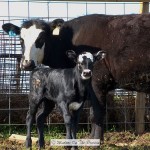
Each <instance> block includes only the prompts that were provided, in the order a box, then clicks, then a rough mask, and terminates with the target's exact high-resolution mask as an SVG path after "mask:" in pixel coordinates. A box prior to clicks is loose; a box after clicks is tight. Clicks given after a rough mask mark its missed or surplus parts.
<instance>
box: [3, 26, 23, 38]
mask: <svg viewBox="0 0 150 150" xmlns="http://www.w3.org/2000/svg"><path fill="white" fill-rule="evenodd" d="M2 29H3V30H4V31H5V32H6V33H7V34H8V35H10V36H16V35H19V34H20V27H18V26H16V25H14V24H12V23H6V24H3V25H2Z"/></svg>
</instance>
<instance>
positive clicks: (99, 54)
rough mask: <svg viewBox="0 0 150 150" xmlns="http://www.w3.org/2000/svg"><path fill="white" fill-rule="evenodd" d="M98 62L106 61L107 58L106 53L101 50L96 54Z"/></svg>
mask: <svg viewBox="0 0 150 150" xmlns="http://www.w3.org/2000/svg"><path fill="white" fill-rule="evenodd" d="M94 57H95V59H96V60H99V59H104V58H105V57H106V52H105V51H103V50H101V51H98V52H97V53H95V54H94Z"/></svg>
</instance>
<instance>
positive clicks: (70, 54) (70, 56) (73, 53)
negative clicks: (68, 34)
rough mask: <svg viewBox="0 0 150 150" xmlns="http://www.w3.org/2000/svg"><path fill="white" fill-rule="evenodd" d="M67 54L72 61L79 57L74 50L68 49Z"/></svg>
mask: <svg viewBox="0 0 150 150" xmlns="http://www.w3.org/2000/svg"><path fill="white" fill-rule="evenodd" d="M66 55H67V56H68V58H69V59H71V60H72V61H74V62H76V61H77V60H76V58H77V55H76V53H75V51H73V50H68V51H66Z"/></svg>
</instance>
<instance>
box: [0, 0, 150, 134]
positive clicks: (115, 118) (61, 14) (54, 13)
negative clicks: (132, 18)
mask: <svg viewBox="0 0 150 150" xmlns="http://www.w3.org/2000/svg"><path fill="white" fill-rule="evenodd" d="M114 5H115V6H116V7H117V11H116V9H115V10H114V7H112V6H114ZM60 8H61V9H60ZM133 8H134V9H133ZM0 9H1V10H2V11H1V12H2V13H1V15H0V26H1V25H2V24H4V23H7V22H11V23H14V24H17V25H20V24H21V23H22V22H23V21H24V20H26V19H32V18H40V19H44V20H46V21H51V20H53V19H56V18H62V19H64V20H70V19H72V18H75V17H77V16H81V15H86V14H92V13H100V14H130V13H139V9H140V4H139V3H104V2H95V3H94V2H93V3H92V2H53V1H41V2H35V1H34V2H32V1H22V2H21V1H0ZM15 10H17V11H15ZM22 10H23V11H22ZM37 10H39V11H37ZM79 10H80V11H79ZM131 10H132V11H131ZM0 29H1V27H0ZM21 54H22V52H21V46H20V42H19V37H18V36H15V37H11V36H8V35H7V34H6V33H4V32H3V31H2V30H0V103H1V105H0V125H8V126H10V127H11V126H14V125H16V126H20V125H23V126H24V125H25V118H26V113H27V110H28V107H29V106H28V93H29V78H30V72H29V71H22V70H20V67H19V65H20V60H21ZM107 99H108V100H107V105H106V119H105V129H106V130H109V131H112V130H113V131H114V130H116V131H119V130H120V131H124V130H135V99H136V93H135V92H127V91H124V90H121V89H120V90H117V91H113V92H111V93H110V94H109V96H108V98H107ZM144 101H145V102H146V103H145V104H146V105H145V107H144V108H141V109H144V110H145V121H144V124H145V127H146V131H149V127H150V99H149V96H148V95H147V97H146V98H145V100H144ZM88 103H89V102H86V105H85V107H84V111H83V112H82V114H81V118H80V125H84V126H86V128H87V129H88V131H89V128H90V119H89V114H90V112H89V104H88ZM142 123H143V122H142ZM46 124H48V125H51V124H57V125H60V124H63V119H62V116H61V114H60V112H59V111H57V109H55V110H54V111H53V113H52V114H51V115H50V116H49V117H48V119H47V122H46ZM10 131H11V129H10Z"/></svg>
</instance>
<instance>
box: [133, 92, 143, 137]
mask: <svg viewBox="0 0 150 150" xmlns="http://www.w3.org/2000/svg"><path fill="white" fill-rule="evenodd" d="M144 116H145V93H137V97H136V99H135V132H136V134H142V133H143V132H144V130H145V123H144V122H145V119H144Z"/></svg>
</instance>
